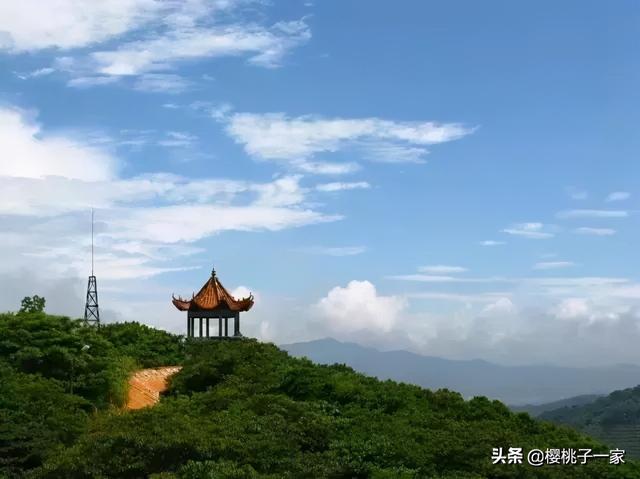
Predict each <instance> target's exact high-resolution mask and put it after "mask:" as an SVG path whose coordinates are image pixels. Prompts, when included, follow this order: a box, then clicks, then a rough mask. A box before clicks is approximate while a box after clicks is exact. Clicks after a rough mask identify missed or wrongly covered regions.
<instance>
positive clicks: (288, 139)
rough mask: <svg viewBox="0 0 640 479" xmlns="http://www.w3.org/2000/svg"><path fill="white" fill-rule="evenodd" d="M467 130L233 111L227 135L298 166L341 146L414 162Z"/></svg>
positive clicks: (257, 154)
mask: <svg viewBox="0 0 640 479" xmlns="http://www.w3.org/2000/svg"><path fill="white" fill-rule="evenodd" d="M472 131H473V129H470V128H466V127H465V126H463V125H461V124H459V123H442V124H440V123H434V122H394V121H389V120H382V119H379V118H362V119H344V118H322V117H318V116H300V117H288V116H287V115H285V114H284V113H265V114H257V113H236V114H233V115H231V116H230V117H229V119H228V125H227V132H228V133H229V135H230V136H231V137H232V138H233V139H234V140H235V141H236V142H237V143H240V144H242V145H243V146H244V148H245V151H246V152H247V153H248V154H249V155H251V156H254V157H256V158H260V159H267V160H280V161H287V162H289V163H291V164H293V165H294V166H298V167H304V166H305V165H306V163H305V162H307V161H309V159H311V158H313V157H314V155H316V154H319V153H332V152H336V151H338V150H341V149H345V148H352V149H354V148H355V149H363V150H364V151H365V153H366V154H368V155H369V158H370V159H374V160H378V161H381V160H383V159H384V158H386V161H391V162H398V161H411V162H415V161H416V159H418V157H419V156H420V154H418V150H420V151H422V150H423V147H424V146H425V145H435V144H439V143H445V142H449V141H453V140H457V139H459V138H462V137H463V136H466V135H468V134H470V133H471V132H472ZM381 148H382V149H381ZM425 152H426V151H425ZM365 156H366V155H365Z"/></svg>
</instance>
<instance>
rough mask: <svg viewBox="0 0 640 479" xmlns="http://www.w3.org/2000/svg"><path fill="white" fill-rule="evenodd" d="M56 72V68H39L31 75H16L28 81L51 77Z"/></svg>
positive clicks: (30, 73)
mask: <svg viewBox="0 0 640 479" xmlns="http://www.w3.org/2000/svg"><path fill="white" fill-rule="evenodd" d="M55 71H56V69H55V68H51V67H44V68H38V69H36V70H33V71H31V72H29V73H23V74H20V73H16V76H17V77H18V78H20V79H21V80H28V79H30V78H39V77H43V76H47V75H51V74H52V73H54V72H55Z"/></svg>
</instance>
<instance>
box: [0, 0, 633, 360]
mask: <svg viewBox="0 0 640 479" xmlns="http://www.w3.org/2000/svg"><path fill="white" fill-rule="evenodd" d="M639 16H640V8H639V7H638V6H637V4H636V3H635V2H632V1H620V2H615V3H614V4H611V3H605V2H595V1H593V2H584V1H582V2H577V1H575V2H572V1H568V2H562V3H561V4H559V3H558V2H546V1H545V2H507V1H482V2H475V1H448V2H444V1H439V2H436V1H428V2H422V1H406V2H400V3H399V4H398V3H394V4H391V3H390V2H384V1H373V2H365V1H352V2H337V1H310V2H302V1H298V2H293V1H278V2H276V1H273V2H264V1H251V0H217V1H214V0H210V1H207V0H190V1H185V2H168V1H162V0H107V1H104V2H100V4H96V3H94V2H90V1H87V2H72V1H71V0H61V1H60V2H57V5H56V6H53V5H41V4H40V3H39V2H35V0H30V1H23V2H18V3H13V4H12V5H2V6H0V56H1V58H2V68H1V69H0V145H2V154H1V156H0V186H2V188H1V191H0V221H2V228H1V229H0V246H2V250H3V251H4V253H3V256H5V258H4V261H3V265H2V266H0V275H2V279H3V280H2V283H3V284H4V288H3V293H0V307H2V308H4V309H12V308H14V307H15V305H16V304H18V303H19V300H20V298H21V297H22V296H23V295H25V294H33V293H41V294H45V295H46V297H47V299H48V303H49V309H50V310H52V311H53V312H59V313H63V314H70V315H79V314H81V312H82V306H83V294H84V292H83V288H84V281H85V280H86V279H85V278H86V275H87V274H88V244H89V238H88V236H87V231H88V221H89V218H90V212H89V211H90V209H91V207H94V208H95V209H96V218H97V231H98V234H97V237H96V243H97V249H96V251H97V258H96V261H97V273H96V274H97V276H98V281H99V288H100V294H101V307H102V309H103V312H104V313H103V314H104V317H105V318H107V319H112V320H113V319H121V320H124V319H138V320H141V321H143V322H146V323H148V324H151V325H154V326H157V327H163V328H166V329H170V330H174V331H181V330H182V329H183V327H184V318H183V317H182V316H181V314H180V313H179V312H177V311H175V310H173V309H172V307H171V305H170V302H169V299H170V295H171V293H172V292H175V293H177V294H182V295H186V294H188V293H190V292H191V291H193V290H197V289H198V288H199V286H200V285H201V284H202V283H203V282H204V281H205V280H206V278H207V276H208V274H209V270H210V268H211V265H212V263H213V264H215V266H216V269H217V270H218V271H219V274H220V276H221V278H222V280H223V282H224V283H225V284H226V285H227V286H228V287H229V288H230V289H234V290H235V291H236V292H237V293H238V294H242V293H246V292H247V291H248V290H250V291H253V292H254V294H256V296H257V298H258V301H257V303H256V308H255V309H254V310H253V311H251V312H250V313H249V314H247V315H246V320H245V321H244V325H245V326H244V327H245V331H246V332H247V334H250V335H253V336H257V337H260V338H261V339H265V340H272V341H276V342H287V341H295V340H302V339H310V338H314V337H321V336H334V337H337V338H339V339H345V340H354V341H358V342H362V343H367V344H373V345H375V346H378V347H381V348H385V349H389V348H407V349H412V350H415V351H419V352H424V353H427V354H433V355H441V356H446V357H460V358H468V357H482V358H485V359H491V360H495V361H499V362H504V363H526V362H544V361H551V362H561V363H572V364H584V363H587V362H594V361H600V362H602V361H604V362H634V363H640V356H639V354H640V353H638V352H637V351H635V350H636V349H637V348H635V347H634V345H635V344H637V340H638V339H640V338H639V336H640V328H639V321H640V316H639V310H638V303H639V302H640V301H639V300H640V278H639V277H638V270H637V265H638V261H637V252H636V248H634V246H636V245H637V244H638V240H639V239H640V238H639V233H638V228H637V224H638V223H637V218H638V203H637V199H638V197H639V195H640V192H639V191H638V186H637V185H638V181H637V178H638V173H640V171H639V167H638V161H637V152H638V150H639V146H640V145H639V142H640V140H638V135H637V134H636V131H635V129H636V128H637V125H638V124H640V121H639V120H640V118H638V117H639V116H640V114H639V113H638V111H639V109H638V89H637V85H638V80H639V78H638V77H639V72H640V68H639V65H638V59H637V54H636V53H635V51H634V49H635V48H634V47H635V44H636V43H637V38H638V33H639V32H638V26H637V25H638V19H639V18H638V17H639ZM594 358H597V359H594Z"/></svg>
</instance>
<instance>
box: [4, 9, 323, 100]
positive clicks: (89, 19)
mask: <svg viewBox="0 0 640 479" xmlns="http://www.w3.org/2000/svg"><path fill="white" fill-rule="evenodd" d="M247 3H251V0H190V1H187V2H174V1H165V0H101V1H91V0H53V1H49V2H39V1H37V0H25V1H24V2H4V3H2V4H1V5H0V51H1V50H3V49H4V50H8V51H10V52H14V53H20V52H25V51H34V50H40V49H46V48H58V49H66V50H72V49H78V48H85V47H90V48H92V49H93V50H92V51H89V52H88V53H84V52H83V53H81V54H79V55H74V54H67V55H66V56H64V57H60V58H58V59H57V60H56V61H55V62H54V66H55V68H56V69H57V70H60V71H61V72H66V73H68V74H70V75H72V76H73V77H74V78H72V80H71V81H70V82H69V85H70V86H73V87H78V88H86V87H90V86H97V85H106V84H111V83H115V82H116V81H117V78H118V77H124V76H139V79H138V80H136V81H134V82H133V83H132V86H133V88H135V89H138V90H141V91H152V92H165V93H178V92H181V91H184V90H185V89H186V88H187V87H188V86H189V85H190V83H188V82H187V81H186V80H185V79H183V78H181V77H179V76H178V75H175V74H174V73H173V72H172V71H173V70H174V69H175V66H176V64H177V63H179V62H184V61H189V60H194V59H200V58H218V57H231V56H235V57H244V58H247V60H248V62H249V63H251V64H253V65H257V66H261V67H266V68H274V67H277V66H279V65H280V63H281V62H282V60H283V58H284V57H285V55H286V54H287V53H288V52H289V51H291V50H292V49H293V48H295V47H297V46H299V45H301V44H303V43H305V42H307V41H308V40H309V38H311V32H310V30H309V27H308V25H307V24H306V23H305V20H304V19H300V20H294V21H281V22H277V23H275V24H273V25H271V26H264V25H261V24H260V22H259V20H261V19H262V16H261V15H260V14H259V13H257V12H256V11H255V10H254V9H241V8H240V7H242V6H243V5H245V4H247ZM254 3H256V4H262V2H260V1H255V2H254ZM251 18H256V19H257V20H258V21H252V20H251ZM125 34H126V36H125ZM107 40H110V41H111V42H112V43H111V44H109V48H103V49H102V50H96V49H95V45H96V44H99V43H104V42H106V41H107ZM51 69H52V67H46V68H44V69H41V74H46V73H49V72H48V70H51ZM45 71H47V72H46V73H45ZM22 76H24V77H25V79H26V78H27V77H30V76H35V75H32V74H27V75H22ZM207 77H208V76H207ZM110 78H113V79H110Z"/></svg>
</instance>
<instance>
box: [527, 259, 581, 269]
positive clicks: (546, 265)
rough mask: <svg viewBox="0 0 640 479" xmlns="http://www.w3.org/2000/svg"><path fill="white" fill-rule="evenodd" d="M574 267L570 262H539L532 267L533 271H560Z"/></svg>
mask: <svg viewBox="0 0 640 479" xmlns="http://www.w3.org/2000/svg"><path fill="white" fill-rule="evenodd" d="M571 266H575V263H573V262H571V261H541V262H539V263H536V264H534V265H533V269H542V270H547V269H562V268H569V267H571Z"/></svg>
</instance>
